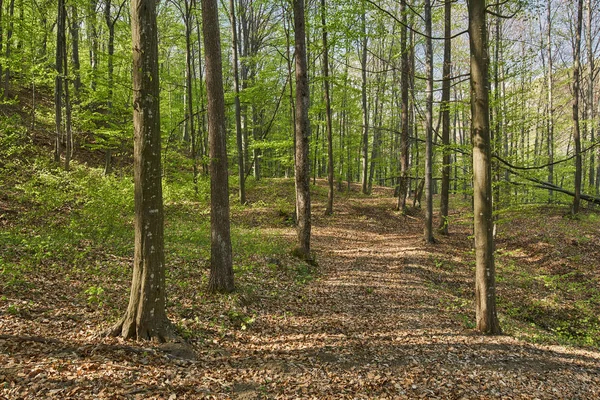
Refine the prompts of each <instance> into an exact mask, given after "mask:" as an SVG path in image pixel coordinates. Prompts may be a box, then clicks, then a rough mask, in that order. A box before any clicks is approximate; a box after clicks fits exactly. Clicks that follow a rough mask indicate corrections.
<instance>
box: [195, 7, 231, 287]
mask: <svg viewBox="0 0 600 400" xmlns="http://www.w3.org/2000/svg"><path fill="white" fill-rule="evenodd" d="M202 31H203V34H204V54H205V64H206V90H207V96H208V108H207V110H208V140H209V143H208V146H209V151H210V154H209V156H210V168H209V170H210V205H211V209H210V225H211V254H210V279H209V283H208V289H209V290H210V291H212V292H231V291H233V290H234V283H233V265H232V256H231V235H230V220H229V176H228V169H227V140H226V139H227V131H226V125H225V96H224V93H223V67H222V62H221V32H220V29H219V11H218V7H217V1H216V0H202Z"/></svg>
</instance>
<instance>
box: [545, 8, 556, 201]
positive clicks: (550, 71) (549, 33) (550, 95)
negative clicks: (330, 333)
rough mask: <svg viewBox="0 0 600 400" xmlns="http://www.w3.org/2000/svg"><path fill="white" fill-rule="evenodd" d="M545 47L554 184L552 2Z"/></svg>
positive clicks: (550, 165) (550, 171) (550, 173)
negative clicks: (546, 53) (546, 48)
mask: <svg viewBox="0 0 600 400" xmlns="http://www.w3.org/2000/svg"><path fill="white" fill-rule="evenodd" d="M546 24H547V31H546V45H547V47H548V50H547V52H548V79H547V84H548V183H550V184H551V185H553V184H554V74H553V69H554V67H553V61H554V60H553V58H552V57H553V56H552V2H551V1H548V5H547V6H546ZM552 196H553V191H552V190H549V191H548V200H549V201H550V202H552Z"/></svg>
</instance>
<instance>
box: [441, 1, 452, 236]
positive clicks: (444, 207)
mask: <svg viewBox="0 0 600 400" xmlns="http://www.w3.org/2000/svg"><path fill="white" fill-rule="evenodd" d="M451 35H452V2H451V1H449V0H446V3H445V4H444V66H443V71H442V74H443V75H444V81H443V82H442V145H443V146H444V150H443V153H444V157H443V166H442V192H441V193H440V226H439V228H438V232H439V233H441V234H442V235H447V234H448V200H449V192H450V164H451V163H452V152H451V151H450V67H451V65H452V42H451V40H450V36H451Z"/></svg>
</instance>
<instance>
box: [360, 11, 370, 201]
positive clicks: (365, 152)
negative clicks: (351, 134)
mask: <svg viewBox="0 0 600 400" xmlns="http://www.w3.org/2000/svg"><path fill="white" fill-rule="evenodd" d="M366 19H367V17H366V11H365V10H364V8H363V11H362V14H361V24H362V36H363V37H362V55H361V77H362V84H361V93H362V115H363V128H362V129H363V134H362V178H361V180H362V192H363V193H364V194H368V193H369V187H368V173H369V108H368V104H367V44H368V38H367V21H366Z"/></svg>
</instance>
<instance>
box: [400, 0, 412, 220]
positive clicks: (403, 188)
mask: <svg viewBox="0 0 600 400" xmlns="http://www.w3.org/2000/svg"><path fill="white" fill-rule="evenodd" d="M400 13H401V14H402V27H401V28H400V57H401V64H402V72H401V75H400V80H401V83H400V84H401V88H400V97H401V102H402V115H401V119H402V132H401V136H400V185H399V186H400V188H399V194H398V210H400V211H402V212H403V213H405V212H406V196H407V195H408V157H409V154H408V149H409V148H410V143H409V134H408V132H409V126H408V121H409V119H408V86H409V82H408V75H409V72H410V64H409V62H408V49H407V46H406V42H407V39H408V29H407V26H408V17H407V16H406V0H401V1H400Z"/></svg>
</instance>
